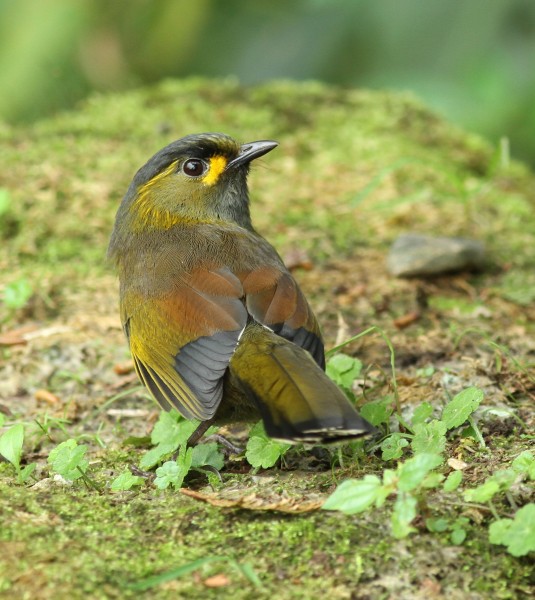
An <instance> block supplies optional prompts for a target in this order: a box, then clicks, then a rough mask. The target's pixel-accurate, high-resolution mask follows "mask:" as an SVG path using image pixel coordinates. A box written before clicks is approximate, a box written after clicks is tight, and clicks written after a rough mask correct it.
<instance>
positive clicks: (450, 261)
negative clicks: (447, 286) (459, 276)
mask: <svg viewBox="0 0 535 600" xmlns="http://www.w3.org/2000/svg"><path fill="white" fill-rule="evenodd" d="M484 262H485V248H484V246H483V244H482V243H481V242H478V241H475V240H469V239H465V238H453V237H451V238H450V237H431V236H428V235H420V234H416V233H406V234H403V235H400V236H399V237H398V238H397V239H396V241H395V242H394V243H393V244H392V247H391V248H390V252H389V254H388V259H387V267H388V270H389V271H390V273H392V275H395V276H396V277H418V276H421V277H426V276H434V275H441V274H443V273H451V272H453V271H464V270H477V269H481V268H482V267H483V264H484Z"/></svg>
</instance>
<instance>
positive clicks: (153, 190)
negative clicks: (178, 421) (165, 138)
mask: <svg viewBox="0 0 535 600" xmlns="http://www.w3.org/2000/svg"><path fill="white" fill-rule="evenodd" d="M276 146H277V142H272V141H259V142H251V143H249V144H243V145H241V146H240V145H239V144H238V143H237V142H236V141H235V140H233V139H232V138H230V137H228V136H226V135H223V134H220V133H204V134H200V135H189V136H186V137H184V138H182V139H180V140H177V141H175V142H173V143H172V144H169V145H168V146H166V147H165V148H163V149H162V150H160V151H159V152H158V153H156V154H155V155H154V156H153V157H152V158H151V159H150V160H149V161H148V162H147V163H146V164H145V165H144V166H143V167H142V168H141V169H140V170H139V171H138V172H137V173H136V175H135V177H134V179H133V181H132V183H131V185H130V187H129V189H128V191H127V193H126V195H125V197H124V199H123V201H122V203H121V206H120V208H119V210H118V212H117V217H116V221H115V228H114V231H113V235H112V238H111V242H110V247H109V256H110V257H111V259H112V260H113V261H114V262H115V264H116V266H117V269H118V272H119V279H120V310H121V319H122V323H123V327H124V330H125V333H126V336H127V338H128V342H129V344H130V350H131V352H132V356H133V358H134V364H135V367H136V371H137V373H138V375H139V378H140V379H141V381H142V382H143V383H144V385H145V386H146V387H147V388H148V390H149V391H150V392H151V394H152V395H153V396H154V398H155V399H156V400H157V401H158V402H159V404H160V405H161V406H162V407H163V408H164V409H166V410H169V409H170V408H171V407H176V408H177V409H178V410H179V411H180V412H181V413H182V415H184V417H186V418H194V419H199V420H200V421H201V422H202V423H201V424H200V426H199V428H198V431H197V435H195V434H194V436H192V437H194V439H198V438H199V437H200V436H201V435H202V433H203V432H204V431H205V430H206V429H207V428H208V426H209V425H210V424H211V423H213V422H225V421H241V420H250V419H253V418H255V416H256V418H258V415H260V416H261V417H262V419H263V421H264V426H265V429H266V432H267V433H268V435H270V436H272V437H274V438H278V439H283V440H289V441H296V442H328V441H337V440H346V439H351V438H355V437H359V436H362V435H366V434H367V433H370V432H371V431H372V429H373V428H372V427H371V425H369V424H368V423H367V422H366V421H365V420H363V419H362V418H361V417H360V416H359V415H358V413H357V412H356V410H355V409H354V408H353V406H352V405H351V404H350V403H349V401H348V400H347V399H346V397H345V395H344V394H343V393H342V392H341V391H340V390H339V389H338V387H337V386H336V385H335V384H334V383H333V382H332V381H331V380H330V379H329V378H328V377H327V376H326V375H325V373H324V371H323V368H324V366H325V357H324V350H323V342H322V339H321V333H320V330H319V327H318V323H317V321H316V318H315V317H314V314H313V312H312V310H311V309H310V307H309V305H308V303H307V301H306V299H305V297H304V295H303V293H302V291H301V290H300V288H299V286H298V285H297V283H296V282H295V280H294V278H293V277H292V275H291V274H290V273H289V271H288V269H287V268H286V267H285V266H284V263H283V262H282V260H281V258H280V256H279V255H278V254H277V252H276V251H275V249H274V248H273V247H272V246H271V245H270V244H269V243H268V242H267V241H266V240H265V239H264V238H263V237H262V236H261V235H259V234H258V233H257V232H256V231H255V230H254V228H253V225H252V223H251V216H250V213H249V196H248V190H247V173H248V171H249V164H250V162H251V161H252V160H253V159H255V158H258V157H259V156H262V155H264V154H266V153H267V152H269V151H271V150H273V148H275V147H276Z"/></svg>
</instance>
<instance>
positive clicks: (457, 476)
mask: <svg viewBox="0 0 535 600" xmlns="http://www.w3.org/2000/svg"><path fill="white" fill-rule="evenodd" d="M462 480H463V473H462V471H452V472H451V473H450V474H449V475H448V478H447V479H446V481H445V482H444V491H445V492H453V491H454V490H456V489H457V488H458V487H459V485H460V484H461V481H462Z"/></svg>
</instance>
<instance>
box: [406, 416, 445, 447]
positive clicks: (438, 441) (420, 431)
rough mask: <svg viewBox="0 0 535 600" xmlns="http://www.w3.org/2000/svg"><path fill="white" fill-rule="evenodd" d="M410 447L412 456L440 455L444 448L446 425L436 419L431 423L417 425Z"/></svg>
mask: <svg viewBox="0 0 535 600" xmlns="http://www.w3.org/2000/svg"><path fill="white" fill-rule="evenodd" d="M411 447H412V449H413V451H414V454H422V453H428V454H441V453H442V452H443V451H444V448H445V447H446V425H445V424H444V423H443V422H442V421H437V420H436V419H433V421H431V423H417V424H416V425H415V426H414V437H413V438H412V441H411Z"/></svg>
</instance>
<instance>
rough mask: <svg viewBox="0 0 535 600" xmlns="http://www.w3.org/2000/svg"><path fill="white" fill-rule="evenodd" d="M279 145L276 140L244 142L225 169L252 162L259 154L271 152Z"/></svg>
mask: <svg viewBox="0 0 535 600" xmlns="http://www.w3.org/2000/svg"><path fill="white" fill-rule="evenodd" d="M278 145H279V143H278V142H274V141H272V140H261V141H259V142H249V143H248V144H243V146H241V148H240V153H239V154H238V156H237V157H236V158H234V159H232V160H231V161H230V162H229V163H228V164H227V166H226V169H225V171H226V170H227V169H232V168H234V167H239V166H241V165H244V164H246V163H248V162H251V161H252V160H254V159H255V158H258V157H259V156H264V154H267V153H268V152H271V150H273V148H276V147H277V146H278Z"/></svg>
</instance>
